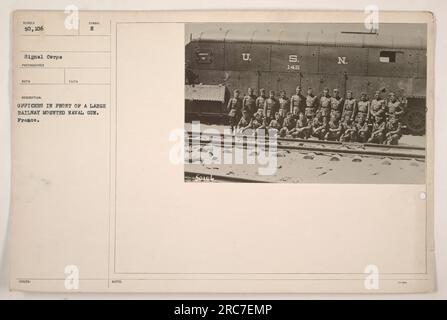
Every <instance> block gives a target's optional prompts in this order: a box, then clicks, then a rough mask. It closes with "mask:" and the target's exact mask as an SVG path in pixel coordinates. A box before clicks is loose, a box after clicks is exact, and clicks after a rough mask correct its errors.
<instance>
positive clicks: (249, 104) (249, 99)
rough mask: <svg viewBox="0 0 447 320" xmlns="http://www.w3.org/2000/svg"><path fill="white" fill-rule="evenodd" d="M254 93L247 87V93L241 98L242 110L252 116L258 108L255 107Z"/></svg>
mask: <svg viewBox="0 0 447 320" xmlns="http://www.w3.org/2000/svg"><path fill="white" fill-rule="evenodd" d="M256 98H257V97H256V95H255V94H254V93H253V89H252V88H248V89H247V95H246V96H245V97H244V99H243V100H242V110H247V111H248V112H249V113H250V116H253V115H254V114H255V112H256V111H257V110H258V109H257V108H256Z"/></svg>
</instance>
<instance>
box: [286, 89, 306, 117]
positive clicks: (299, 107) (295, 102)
mask: <svg viewBox="0 0 447 320" xmlns="http://www.w3.org/2000/svg"><path fill="white" fill-rule="evenodd" d="M305 110H306V97H305V96H303V95H302V94H301V87H300V86H298V87H296V90H295V94H294V95H293V96H292V97H291V98H290V112H292V113H293V114H294V115H296V116H298V115H299V114H300V113H304V111H305Z"/></svg>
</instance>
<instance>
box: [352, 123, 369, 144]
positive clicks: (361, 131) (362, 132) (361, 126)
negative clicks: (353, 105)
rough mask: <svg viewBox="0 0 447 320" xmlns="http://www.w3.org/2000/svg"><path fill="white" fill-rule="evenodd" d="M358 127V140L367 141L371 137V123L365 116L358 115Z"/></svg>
mask: <svg viewBox="0 0 447 320" xmlns="http://www.w3.org/2000/svg"><path fill="white" fill-rule="evenodd" d="M355 126H356V129H357V136H358V141H359V142H362V143H365V142H367V141H368V139H369V134H370V129H369V123H368V121H366V118H364V117H357V122H356V124H355Z"/></svg>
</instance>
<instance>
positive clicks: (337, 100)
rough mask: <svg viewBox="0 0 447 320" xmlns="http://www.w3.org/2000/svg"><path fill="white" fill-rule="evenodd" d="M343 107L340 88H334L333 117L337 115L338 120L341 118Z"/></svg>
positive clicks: (332, 100) (332, 99)
mask: <svg viewBox="0 0 447 320" xmlns="http://www.w3.org/2000/svg"><path fill="white" fill-rule="evenodd" d="M342 108H343V98H342V97H341V96H340V92H339V91H338V89H334V95H333V97H332V98H331V117H332V116H335V117H336V118H337V120H340V119H341V112H342Z"/></svg>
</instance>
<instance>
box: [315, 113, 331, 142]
mask: <svg viewBox="0 0 447 320" xmlns="http://www.w3.org/2000/svg"><path fill="white" fill-rule="evenodd" d="M327 119H328V117H318V116H317V117H315V118H314V120H313V122H312V136H313V137H315V138H318V140H323V139H324V137H325V136H326V134H327V132H328V127H329V123H328V121H327Z"/></svg>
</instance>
